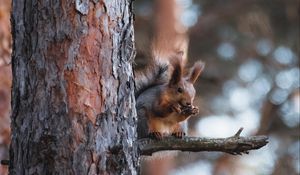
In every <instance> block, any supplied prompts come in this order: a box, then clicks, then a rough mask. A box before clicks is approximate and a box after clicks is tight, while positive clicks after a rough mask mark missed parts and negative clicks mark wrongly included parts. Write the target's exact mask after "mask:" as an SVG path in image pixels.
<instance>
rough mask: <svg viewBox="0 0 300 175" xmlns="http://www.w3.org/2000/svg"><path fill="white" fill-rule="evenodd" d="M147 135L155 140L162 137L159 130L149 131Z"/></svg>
mask: <svg viewBox="0 0 300 175" xmlns="http://www.w3.org/2000/svg"><path fill="white" fill-rule="evenodd" d="M149 137H150V138H154V139H157V140H162V139H163V134H162V133H160V132H150V133H149Z"/></svg>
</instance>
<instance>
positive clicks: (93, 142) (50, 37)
mask: <svg viewBox="0 0 300 175" xmlns="http://www.w3.org/2000/svg"><path fill="white" fill-rule="evenodd" d="M11 23H12V33H13V43H14V44H13V56H12V70H13V88H12V117H11V118H12V122H11V128H12V142H11V146H10V165H9V168H10V169H9V173H10V174H79V175H83V174H136V173H137V172H136V168H137V164H138V161H137V159H138V155H137V154H136V150H134V148H133V142H134V141H135V139H136V132H135V130H136V128H135V127H136V125H135V124H136V111H135V107H134V106H135V100H134V94H133V89H134V84H133V74H132V67H131V61H132V60H133V57H134V53H135V50H134V44H133V13H132V2H131V1H130V0H126V1H117V0H103V1H102V0H101V1H98V0H93V1H89V0H84V1H79V0H55V1H34V0H14V1H13V3H12V17H11Z"/></svg>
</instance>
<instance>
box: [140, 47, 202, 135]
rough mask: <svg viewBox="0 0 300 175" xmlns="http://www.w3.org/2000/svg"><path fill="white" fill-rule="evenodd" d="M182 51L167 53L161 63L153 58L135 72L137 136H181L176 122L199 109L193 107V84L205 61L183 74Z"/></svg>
mask: <svg viewBox="0 0 300 175" xmlns="http://www.w3.org/2000/svg"><path fill="white" fill-rule="evenodd" d="M182 55H183V54H182V52H180V53H175V54H171V55H170V56H169V58H168V59H167V60H168V61H169V62H166V63H163V62H162V61H161V60H159V59H157V58H154V59H153V60H152V63H151V65H150V66H149V67H148V68H147V69H146V70H144V71H142V72H138V73H136V76H135V84H136V93H135V96H136V108H137V115H138V127H137V128H138V129H137V130H138V137H139V138H144V137H147V136H151V137H154V138H156V139H159V140H160V139H162V138H163V137H164V136H166V135H173V136H175V137H178V138H182V137H183V136H184V135H185V133H184V131H183V129H182V127H181V125H180V122H182V121H184V120H186V119H188V118H189V117H190V116H192V115H195V114H197V113H198V112H199V110H198V108H197V107H195V106H193V100H194V97H195V94H196V91H195V88H194V83H195V82H196V80H197V79H198V77H199V75H200V74H201V72H202V71H203V69H204V66H205V64H204V63H203V62H201V61H198V62H196V63H195V64H194V66H193V67H192V68H191V69H189V70H188V72H187V74H185V73H184V65H183V60H182Z"/></svg>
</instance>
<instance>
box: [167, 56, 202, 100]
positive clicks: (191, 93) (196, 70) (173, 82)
mask: <svg viewBox="0 0 300 175" xmlns="http://www.w3.org/2000/svg"><path fill="white" fill-rule="evenodd" d="M173 66H174V70H173V72H172V75H171V79H170V82H169V92H170V94H169V95H171V97H170V99H172V101H173V102H178V103H179V104H180V105H181V106H191V105H192V103H193V100H194V97H195V95H196V90H195V88H194V83H195V82H196V80H197V79H198V77H199V75H200V74H201V72H202V71H203V69H204V66H205V64H204V63H203V62H201V61H198V62H196V63H195V64H194V66H193V67H192V68H191V69H190V70H189V73H188V75H186V76H183V70H182V66H181V65H180V64H175V65H173Z"/></svg>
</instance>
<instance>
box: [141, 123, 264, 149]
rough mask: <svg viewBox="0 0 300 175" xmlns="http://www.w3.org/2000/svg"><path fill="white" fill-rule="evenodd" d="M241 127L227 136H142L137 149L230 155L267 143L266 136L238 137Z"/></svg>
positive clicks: (257, 147)
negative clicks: (223, 153) (152, 137)
mask: <svg viewBox="0 0 300 175" xmlns="http://www.w3.org/2000/svg"><path fill="white" fill-rule="evenodd" d="M242 130H243V128H240V129H239V130H238V132H237V133H236V134H235V135H234V136H232V137H228V138H215V139H213V138H198V137H186V138H183V139H178V138H174V137H171V136H170V137H165V138H164V139H163V140H154V139H150V138H143V139H140V140H138V142H137V144H138V149H139V153H140V154H141V155H152V153H154V152H157V151H165V150H180V151H189V152H200V151H220V152H226V153H229V154H232V155H241V154H243V153H245V154H248V153H249V150H254V149H259V148H261V147H263V146H265V145H266V144H267V143H268V137H267V136H250V137H240V134H241V132H242Z"/></svg>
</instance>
